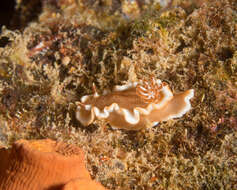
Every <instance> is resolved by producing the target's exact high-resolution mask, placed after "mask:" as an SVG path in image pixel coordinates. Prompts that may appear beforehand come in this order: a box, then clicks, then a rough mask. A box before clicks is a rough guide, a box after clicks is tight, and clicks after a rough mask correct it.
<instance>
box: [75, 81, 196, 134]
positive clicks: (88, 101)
mask: <svg viewBox="0 0 237 190" xmlns="http://www.w3.org/2000/svg"><path fill="white" fill-rule="evenodd" d="M193 96H194V90H193V89H190V90H187V91H185V92H182V93H179V94H173V93H172V91H171V90H170V88H169V86H168V85H167V84H166V83H165V82H162V81H161V80H159V79H157V80H156V79H154V78H152V79H151V80H150V81H141V82H130V83H128V84H126V85H122V86H115V87H114V89H113V91H112V92H110V93H109V92H107V91H105V92H104V93H103V94H102V95H99V94H98V93H97V92H95V93H94V94H93V95H86V96H83V97H82V98H81V101H80V102H76V105H77V110H76V118H77V119H78V120H79V121H80V122H81V123H82V124H83V125H84V126H87V125H89V124H91V123H92V122H93V121H94V120H95V119H96V118H97V119H104V120H106V121H108V123H109V124H110V125H111V126H112V127H115V128H122V129H126V130H139V129H142V128H146V127H151V126H154V125H156V124H157V123H158V122H160V121H167V120H169V119H173V118H178V117H181V116H183V115H184V114H185V113H186V112H187V111H189V110H190V109H191V104H190V99H191V98H192V97H193Z"/></svg>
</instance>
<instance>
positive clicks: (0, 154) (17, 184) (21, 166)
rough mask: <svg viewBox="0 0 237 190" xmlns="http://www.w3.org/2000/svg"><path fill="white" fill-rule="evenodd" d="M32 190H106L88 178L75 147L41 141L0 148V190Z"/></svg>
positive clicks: (21, 142)
mask: <svg viewBox="0 0 237 190" xmlns="http://www.w3.org/2000/svg"><path fill="white" fill-rule="evenodd" d="M86 184H87V185H88V186H86ZM85 187H88V188H85ZM33 189H34V190H43V189H48V190H49V189H54V190H62V189H64V190H69V189H71V190H72V189H78V190H79V189H87V190H94V189H98V190H106V189H105V188H104V187H103V186H102V185H101V184H99V183H97V182H96V181H94V180H92V179H91V177H90V174H89V171H88V170H87V169H86V166H85V159H84V153H83V151H82V149H80V148H79V147H77V146H75V145H69V144H65V143H63V142H56V141H52V140H50V139H44V140H31V141H28V140H19V141H17V142H15V143H14V144H13V146H12V148H10V149H5V148H0V190H33Z"/></svg>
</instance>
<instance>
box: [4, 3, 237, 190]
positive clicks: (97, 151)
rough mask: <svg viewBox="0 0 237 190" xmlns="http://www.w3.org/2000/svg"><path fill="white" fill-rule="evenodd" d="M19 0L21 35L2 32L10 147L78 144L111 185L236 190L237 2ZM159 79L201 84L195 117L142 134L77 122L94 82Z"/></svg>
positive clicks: (180, 86)
mask: <svg viewBox="0 0 237 190" xmlns="http://www.w3.org/2000/svg"><path fill="white" fill-rule="evenodd" d="M17 2H18V5H17V10H16V13H17V14H18V15H19V13H21V16H19V17H17V16H15V17H13V20H12V23H13V25H15V26H17V28H18V29H19V30H9V29H7V28H6V27H3V28H2V32H1V35H0V146H5V147H9V146H11V145H12V143H13V142H15V141H16V140H18V139H44V138H50V139H53V140H61V141H64V142H67V143H71V144H76V145H78V146H80V147H82V148H83V149H84V151H85V153H86V155H87V168H88V169H89V171H90V174H91V176H92V178H93V179H96V180H97V181H100V182H101V183H102V184H103V185H104V186H105V187H106V188H108V189H111V190H112V189H113V190H122V189H129V190H130V189H131V190H132V189H133V190H151V189H152V190H153V189H157V190H161V189H180V190H183V189H200V190H201V189H208V190H212V189H236V188H237V185H236V184H237V180H236V179H237V174H236V169H237V168H236V167H237V2H236V1H235V0H210V1H207V0H206V1H205V0H198V1H194V0H193V1H189V0H182V1H181V0H174V1H155V0H154V1H152V0H149V1H145V3H144V2H143V1H140V0H137V1H135V0H124V1H117V0H100V1H99V0H88V1H86V0H75V1H73V0H59V1H56V0H38V1H27V0H25V1H17ZM30 2H31V3H30ZM32 2H34V3H32ZM39 5H40V6H39ZM35 10H37V11H35ZM17 14H16V15H17ZM35 15H36V16H35ZM150 76H153V77H155V78H159V79H161V80H162V81H165V82H166V83H167V84H169V86H170V87H171V89H172V90H173V91H175V92H181V91H184V90H186V89H194V90H195V96H194V98H193V99H192V100H191V104H192V110H191V111H189V112H188V113H187V114H186V115H184V116H183V117H182V118H179V119H174V120H169V121H167V122H161V123H159V124H158V125H156V126H154V127H152V128H147V129H143V130H140V131H126V130H119V129H113V128H111V126H110V125H109V124H108V123H106V122H104V121H101V120H97V121H95V122H94V123H93V124H91V125H89V126H86V127H85V126H82V125H81V124H80V123H79V122H78V121H77V119H76V118H75V111H76V109H77V107H76V104H75V102H76V101H79V100H80V98H81V97H82V96H84V95H87V94H92V93H93V85H95V86H96V88H97V90H98V91H99V92H103V91H104V90H108V91H110V90H111V89H112V88H113V87H114V86H115V85H122V84H126V83H127V82H128V81H129V82H134V81H138V80H140V79H148V78H149V77H150Z"/></svg>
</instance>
